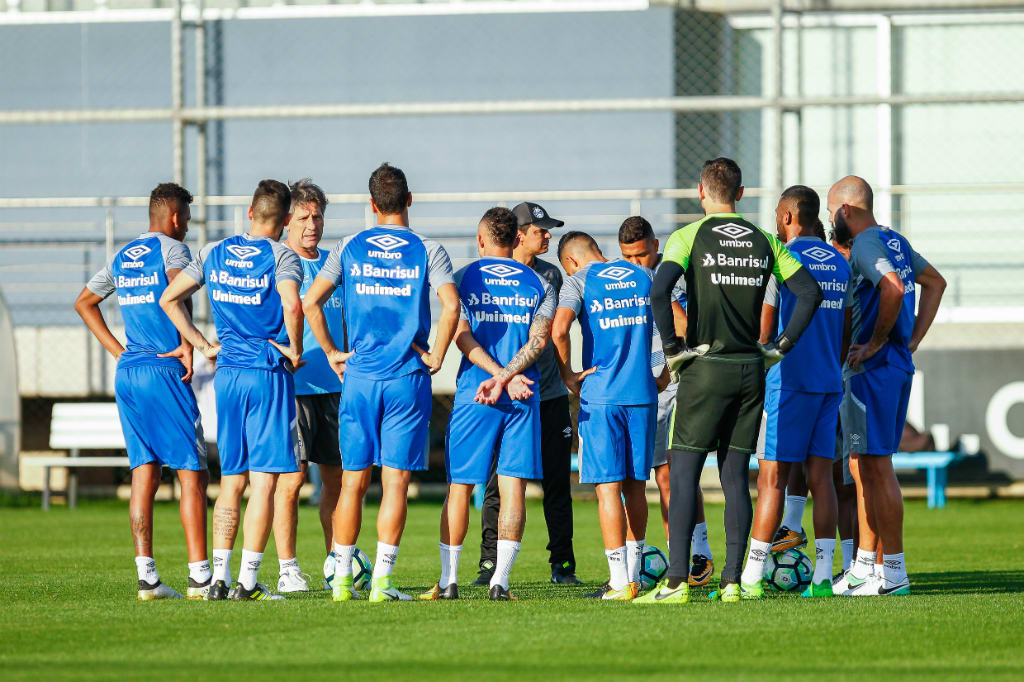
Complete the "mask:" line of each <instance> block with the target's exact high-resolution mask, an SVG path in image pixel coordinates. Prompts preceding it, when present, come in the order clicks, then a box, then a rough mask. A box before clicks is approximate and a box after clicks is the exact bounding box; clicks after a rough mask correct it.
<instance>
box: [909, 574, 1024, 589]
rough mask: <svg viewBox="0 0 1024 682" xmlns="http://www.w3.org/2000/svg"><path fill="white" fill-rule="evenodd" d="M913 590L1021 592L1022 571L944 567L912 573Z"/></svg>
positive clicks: (1023, 578) (1023, 583)
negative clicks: (952, 568) (946, 568)
mask: <svg viewBox="0 0 1024 682" xmlns="http://www.w3.org/2000/svg"><path fill="white" fill-rule="evenodd" d="M910 588H911V590H913V593H914V594H938V593H942V594H1021V593H1024V572H1022V571H945V572H943V573H916V572H912V573H911V574H910Z"/></svg>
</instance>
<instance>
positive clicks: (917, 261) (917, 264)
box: [910, 247, 931, 275]
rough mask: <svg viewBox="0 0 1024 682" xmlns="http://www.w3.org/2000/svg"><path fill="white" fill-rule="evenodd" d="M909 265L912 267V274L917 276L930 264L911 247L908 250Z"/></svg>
mask: <svg viewBox="0 0 1024 682" xmlns="http://www.w3.org/2000/svg"><path fill="white" fill-rule="evenodd" d="M910 265H911V266H913V268H914V274H915V275H917V274H919V273H921V272H924V271H925V268H927V267H928V266H929V265H931V264H930V263H929V262H928V261H927V260H925V257H924V256H922V255H921V254H919V253H918V252H917V251H915V250H914V249H913V247H911V249H910Z"/></svg>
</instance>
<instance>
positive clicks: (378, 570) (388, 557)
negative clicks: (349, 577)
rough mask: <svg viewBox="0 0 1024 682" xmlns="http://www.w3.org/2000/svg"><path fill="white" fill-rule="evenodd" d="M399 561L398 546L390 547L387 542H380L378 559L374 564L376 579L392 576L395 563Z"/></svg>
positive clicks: (378, 544)
mask: <svg viewBox="0 0 1024 682" xmlns="http://www.w3.org/2000/svg"><path fill="white" fill-rule="evenodd" d="M397 559H398V545H389V544H387V543H386V542H378V543H377V558H376V559H375V560H374V562H373V577H374V579H376V578H383V577H384V576H388V575H391V574H392V573H393V572H394V570H395V561H396V560H397Z"/></svg>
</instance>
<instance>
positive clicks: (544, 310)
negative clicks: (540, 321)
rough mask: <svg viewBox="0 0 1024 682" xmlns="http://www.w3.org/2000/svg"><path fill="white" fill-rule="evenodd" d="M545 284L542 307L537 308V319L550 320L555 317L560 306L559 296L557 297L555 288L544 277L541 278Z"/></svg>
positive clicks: (541, 301)
mask: <svg viewBox="0 0 1024 682" xmlns="http://www.w3.org/2000/svg"><path fill="white" fill-rule="evenodd" d="M540 279H541V281H542V282H544V297H543V298H542V299H541V300H540V305H539V306H538V307H537V314H536V315H537V317H546V318H548V319H549V320H551V319H554V317H555V308H556V307H557V306H558V296H556V295H555V288H554V287H552V286H551V283H550V282H548V281H547V280H546V279H544V278H543V277H541V278H540Z"/></svg>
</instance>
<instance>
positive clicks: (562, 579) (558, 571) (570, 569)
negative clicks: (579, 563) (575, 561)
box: [551, 561, 583, 585]
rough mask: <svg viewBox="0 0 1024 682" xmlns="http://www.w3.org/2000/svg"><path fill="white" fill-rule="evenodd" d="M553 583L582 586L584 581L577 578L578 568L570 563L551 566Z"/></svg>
mask: <svg viewBox="0 0 1024 682" xmlns="http://www.w3.org/2000/svg"><path fill="white" fill-rule="evenodd" d="M551 582H552V583H554V584H555V585H582V584H583V581H581V580H580V579H579V578H577V577H576V567H575V566H573V565H572V564H570V563H569V562H568V561H566V562H564V563H561V564H551Z"/></svg>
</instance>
